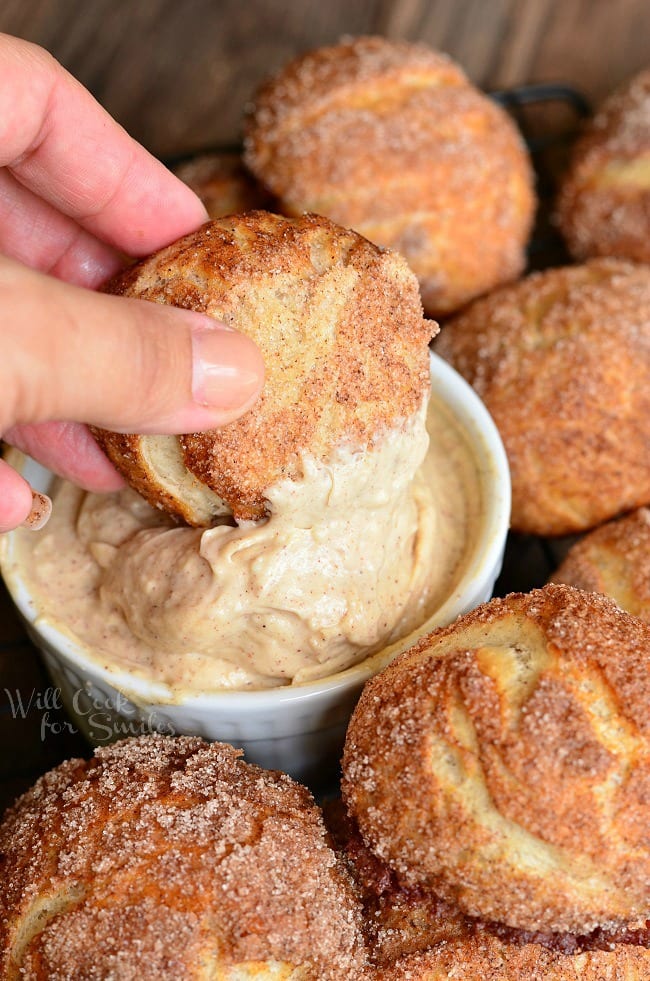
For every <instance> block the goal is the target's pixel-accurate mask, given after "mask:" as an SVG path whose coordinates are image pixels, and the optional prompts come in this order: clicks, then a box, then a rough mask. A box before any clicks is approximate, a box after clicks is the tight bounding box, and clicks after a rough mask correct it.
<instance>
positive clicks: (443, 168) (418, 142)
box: [245, 37, 534, 317]
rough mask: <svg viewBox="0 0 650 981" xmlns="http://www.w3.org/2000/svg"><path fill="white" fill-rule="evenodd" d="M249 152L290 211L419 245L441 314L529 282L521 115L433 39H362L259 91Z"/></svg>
mask: <svg viewBox="0 0 650 981" xmlns="http://www.w3.org/2000/svg"><path fill="white" fill-rule="evenodd" d="M245 160H246V163H247V164H248V166H249V168H250V169H251V170H252V171H253V173H254V174H256V175H257V177H258V178H259V179H260V180H261V181H263V182H264V183H265V184H266V185H267V186H268V187H269V188H270V189H271V191H272V192H273V193H274V194H275V195H277V197H278V198H280V200H281V202H282V209H283V210H284V211H285V212H286V213H287V214H300V213H301V212H303V211H313V212H317V213H319V214H324V215H327V216H328V217H330V218H332V219H333V220H334V221H337V222H339V223H340V224H341V225H345V226H346V227H351V228H355V229H356V230H357V231H359V232H360V233H361V234H362V235H365V236H366V237H367V238H369V239H371V240H372V241H373V242H377V244H378V245H382V246H388V247H389V248H391V249H396V250H397V251H399V252H401V253H402V254H403V255H404V256H406V258H407V260H408V262H409V265H410V266H411V268H412V269H413V271H414V272H415V273H416V274H417V276H418V279H419V280H420V287H421V291H422V301H423V304H424V308H425V311H426V312H427V314H429V315H430V316H433V317H437V316H439V315H443V314H447V313H449V312H451V311H453V310H456V309H458V308H459V307H460V306H462V305H463V304H464V303H466V302H467V301H468V300H470V299H472V298H473V297H475V296H478V295H479V294H481V293H484V292H486V291H487V290H489V289H491V288H492V287H493V286H495V285H497V284H499V283H504V282H508V281H510V280H512V279H515V278H516V277H517V276H518V275H519V274H520V272H521V271H522V269H523V266H524V247H525V245H526V242H527V239H528V235H529V232H530V228H531V222H532V217H533V212H534V194H533V191H532V172H531V167H530V163H529V159H528V154H527V151H526V149H525V147H524V145H523V143H522V140H521V138H520V136H519V133H518V131H517V129H516V127H515V125H514V124H513V122H512V120H511V119H510V117H509V116H508V115H507V113H506V112H505V111H504V110H503V109H501V107H500V106H498V105H496V104H495V103H494V102H493V101H492V100H490V99H489V98H487V97H486V96H485V95H483V94H482V93H481V92H479V91H478V90H477V89H476V88H474V86H473V85H471V84H470V82H469V81H468V79H467V78H466V76H465V74H464V73H463V71H462V69H461V68H460V67H459V66H458V65H456V64H455V63H454V62H453V61H451V60H450V59H449V58H448V57H446V56H445V55H443V54H439V53H438V52H436V51H432V50H431V49H429V48H427V47H426V46H425V45H422V44H409V43H407V42H405V41H390V40H388V39H386V38H381V37H360V38H356V39H353V40H346V41H343V42H342V43H340V44H337V45H335V46H333V47H327V48H319V49H317V50H316V51H312V52H309V53H308V54H305V55H303V56H302V57H300V58H297V59H296V60H295V61H292V62H291V63H290V64H289V65H287V66H286V67H285V68H284V70H283V71H281V72H280V73H279V74H278V75H277V76H276V77H275V78H273V79H271V80H270V81H269V82H268V83H267V84H266V85H265V86H263V87H262V89H261V90H260V91H259V93H258V95H257V98H256V100H255V104H254V107H253V111H252V113H251V116H250V119H249V121H248V128H247V135H246V149H245Z"/></svg>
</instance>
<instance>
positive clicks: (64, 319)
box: [0, 34, 264, 532]
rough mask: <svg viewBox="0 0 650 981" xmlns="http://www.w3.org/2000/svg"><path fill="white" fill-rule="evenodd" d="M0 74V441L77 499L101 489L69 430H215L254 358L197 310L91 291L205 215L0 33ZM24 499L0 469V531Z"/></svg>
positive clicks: (106, 486) (256, 363)
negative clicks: (73, 487)
mask: <svg viewBox="0 0 650 981" xmlns="http://www.w3.org/2000/svg"><path fill="white" fill-rule="evenodd" d="M0 77H1V78H2V80H3V84H2V86H0V168H2V169H0V253H2V255H0V310H1V311H2V320H3V326H2V353H1V355H0V386H1V391H2V396H1V399H0V434H2V436H3V438H4V439H5V440H6V441H7V442H9V443H11V444H12V445H14V446H17V447H18V448H20V449H23V450H24V451H25V452H28V453H30V454H31V455H32V456H34V457H35V458H36V459H38V460H39V461H40V462H41V463H43V464H44V465H45V466H48V467H50V468H51V469H52V470H54V471H56V472H57V473H59V474H61V475H62V476H65V477H68V478H69V479H71V480H73V481H75V482H77V483H79V484H80V485H81V486H83V487H86V488H87V489H89V490H95V491H102V490H112V489H116V488H117V487H119V486H121V485H122V478H121V477H120V476H119V475H118V474H117V472H116V471H115V470H114V468H113V466H112V464H111V463H110V462H109V461H108V459H107V458H106V457H105V456H104V454H103V453H102V451H101V450H100V449H99V447H98V446H97V444H96V443H95V441H94V439H93V437H92V436H91V434H90V432H89V430H88V429H87V427H86V426H85V425H82V424H81V423H80V422H78V420H83V422H84V423H91V424H94V425H97V426H101V427H103V428H107V429H114V430H117V431H120V432H142V433H153V432H155V433H181V432H193V431H197V430H201V429H209V428H213V427H216V426H220V425H223V424H225V423H226V422H229V421H231V420H233V419H235V418H237V417H238V416H239V415H241V414H242V413H243V412H245V411H246V410H247V409H248V408H249V407H250V406H251V405H252V404H253V402H254V401H255V399H256V398H257V396H258V394H259V391H260V389H261V386H262V382H263V372H264V369H263V364H262V361H261V356H260V353H259V350H258V349H257V347H256V346H255V345H254V344H253V342H252V341H251V340H250V339H249V338H247V337H245V336H243V335H241V334H238V333H236V332H235V331H231V330H229V329H228V328H226V327H225V326H224V325H223V324H219V323H217V322H216V321H214V320H212V319H210V318H208V317H206V316H203V315H201V314H197V313H192V312H190V311H187V310H178V309H176V308H174V307H166V306H161V305H158V304H154V303H147V302H145V301H142V300H134V299H126V298H124V297H115V296H108V295H104V294H100V293H95V292H93V291H92V290H93V288H94V287H96V286H98V285H99V284H100V283H102V282H103V281H104V280H106V279H107V278H108V277H109V276H111V275H112V274H113V273H115V272H116V271H117V270H118V269H119V268H120V267H121V266H122V265H123V262H124V258H123V257H124V255H128V256H133V257H139V256H143V255H147V254H149V253H151V252H153V251H154V250H156V249H158V248H161V247H162V246H164V245H166V244H168V243H169V242H171V241H173V240H175V239H176V238H178V237H180V236H181V235H183V234H185V233H187V232H189V231H192V230H193V229H195V228H196V227H198V225H200V224H201V223H202V222H203V221H204V220H205V219H206V213H205V210H204V208H203V206H202V204H201V203H200V201H199V200H198V198H197V197H196V196H195V195H194V194H193V192H192V191H190V190H189V188H187V187H186V186H185V185H184V184H182V183H181V182H180V181H179V180H178V179H177V178H176V177H174V176H173V175H172V174H171V173H170V172H169V171H168V170H167V169H166V168H165V167H164V166H163V165H162V164H161V163H160V162H159V161H157V160H155V159H154V158H153V157H152V156H151V155H150V154H149V153H148V152H147V151H146V150H145V149H144V148H143V147H141V146H140V145H139V144H138V143H136V142H135V141H134V140H133V139H131V137H129V136H128V134H127V133H126V132H125V131H124V130H123V129H122V128H121V127H120V126H118V124H117V123H116V122H115V121H114V120H112V119H111V117H110V116H109V115H108V114H107V113H106V112H105V111H104V110H103V109H102V108H101V107H100V106H99V105H98V103H97V102H95V100H94V99H93V98H92V96H91V95H90V94H89V93H88V92H87V91H86V90H85V89H84V88H83V87H82V86H81V85H80V83H78V82H77V81H76V80H75V79H74V78H72V76H71V75H69V74H68V73H67V72H66V71H65V70H64V69H63V68H62V67H61V66H60V65H59V64H57V62H56V61H54V59H53V58H52V57H51V56H50V55H49V54H47V52H45V51H43V50H42V49H41V48H38V47H36V46H35V45H32V44H29V43H27V42H24V41H20V40H17V39H15V38H11V37H8V36H7V35H2V34H0ZM67 420H74V421H67ZM32 504H33V498H32V490H31V488H30V486H29V484H27V483H26V481H24V480H23V478H22V477H20V476H19V475H18V474H17V473H16V472H15V471H14V470H12V469H11V467H10V466H9V465H8V463H7V462H6V461H4V460H0V532H2V531H7V530H9V529H11V528H14V527H16V526H17V525H19V524H21V523H22V522H24V521H25V519H26V518H27V517H28V515H29V514H30V512H31V511H32Z"/></svg>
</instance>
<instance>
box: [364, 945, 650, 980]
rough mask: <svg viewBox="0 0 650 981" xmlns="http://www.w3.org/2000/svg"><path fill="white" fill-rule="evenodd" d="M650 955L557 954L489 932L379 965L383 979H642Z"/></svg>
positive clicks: (632, 950) (641, 951)
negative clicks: (503, 938) (392, 962)
mask: <svg viewBox="0 0 650 981" xmlns="http://www.w3.org/2000/svg"><path fill="white" fill-rule="evenodd" d="M649 970H650V952H649V951H648V950H647V949H646V948H645V947H631V946H627V945H624V944H621V945H618V946H616V947H614V948H613V949H612V950H608V951H604V950H597V951H584V952H583V953H580V954H570V955H567V954H561V953H558V952H557V951H553V950H547V949H545V948H544V947H540V946H539V944H524V945H522V946H519V945H517V944H512V943H506V942H504V941H502V940H499V939H498V938H497V937H494V936H492V935H491V934H487V933H483V934H477V935H476V936H474V937H471V938H466V939H463V940H450V941H444V942H443V943H440V944H437V945H436V946H434V947H432V948H430V949H428V950H426V951H423V952H421V953H417V954H410V955H407V956H406V957H403V958H400V959H399V960H398V961H396V962H395V963H394V964H393V965H391V966H388V967H382V968H381V970H380V971H379V972H378V974H377V978H381V979H382V981H448V979H449V978H480V979H481V981H522V979H523V978H525V979H526V981H645V979H646V978H647V977H648V971H649Z"/></svg>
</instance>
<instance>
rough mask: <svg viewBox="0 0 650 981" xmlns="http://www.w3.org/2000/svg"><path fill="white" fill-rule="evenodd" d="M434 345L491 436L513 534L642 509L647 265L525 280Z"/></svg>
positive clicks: (586, 523) (647, 460) (649, 474)
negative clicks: (507, 484)
mask: <svg viewBox="0 0 650 981" xmlns="http://www.w3.org/2000/svg"><path fill="white" fill-rule="evenodd" d="M434 350H435V351H436V352H437V353H438V354H440V355H441V356H442V357H443V358H445V359H446V360H447V361H449V362H450V363H451V364H452V365H453V366H454V367H455V368H456V369H457V370H458V371H459V372H460V373H461V374H462V375H463V376H464V377H465V378H466V379H467V380H468V381H469V382H470V384H472V385H473V387H474V388H475V389H476V391H477V392H478V394H479V395H480V396H481V398H482V399H483V401H484V403H485V405H486V406H487V408H488V410H489V412H490V413H491V414H492V417H493V419H494V421H495V423H496V425H497V428H498V429H499V432H500V434H501V437H502V439H503V442H504V445H505V449H506V453H507V456H508V462H509V464H510V471H511V476H512V517H511V524H512V527H513V528H514V529H515V530H516V531H521V532H527V533H530V534H533V535H563V534H569V533H575V532H580V531H585V530H588V529H590V528H593V527H595V526H596V525H598V524H601V523H602V522H603V521H607V520H608V519H610V518H612V517H614V516H616V515H618V514H620V513H621V512H623V511H626V510H630V509H631V508H635V507H640V506H642V505H645V504H648V503H650V385H648V378H650V268H648V267H646V266H641V265H634V264H632V263H628V262H624V261H623V260H617V259H594V260H591V261H590V262H588V263H585V264H584V265H581V266H573V267H565V268H560V269H549V270H547V271H545V272H541V273H533V274H532V275H530V276H528V277H527V278H525V279H523V280H522V281H521V282H519V283H517V284H515V285H513V286H509V287H503V288H502V289H500V290H496V291H495V292H494V293H492V294H491V295H490V296H489V297H485V298H484V299H481V300H477V301H476V302H475V303H473V304H471V305H470V306H469V307H468V309H467V310H465V311H464V312H463V313H462V314H460V315H459V316H458V317H456V318H454V319H452V320H451V321H449V323H447V324H446V326H445V327H444V329H443V331H442V332H441V335H440V337H439V338H438V339H437V341H436V344H435V346H434Z"/></svg>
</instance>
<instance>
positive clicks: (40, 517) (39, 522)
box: [22, 490, 52, 531]
mask: <svg viewBox="0 0 650 981" xmlns="http://www.w3.org/2000/svg"><path fill="white" fill-rule="evenodd" d="M51 514H52V501H51V499H50V498H49V497H48V496H47V494H41V493H40V492H39V491H35V490H33V491H32V509H31V511H30V512H29V514H28V515H27V517H26V518H25V520H24V521H23V523H22V527H23V528H29V529H30V531H39V530H40V529H41V528H43V527H44V526H45V525H46V524H47V523H48V521H49V520H50V515H51Z"/></svg>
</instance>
